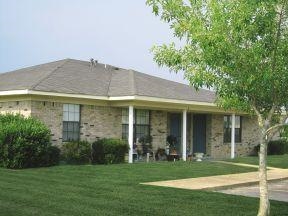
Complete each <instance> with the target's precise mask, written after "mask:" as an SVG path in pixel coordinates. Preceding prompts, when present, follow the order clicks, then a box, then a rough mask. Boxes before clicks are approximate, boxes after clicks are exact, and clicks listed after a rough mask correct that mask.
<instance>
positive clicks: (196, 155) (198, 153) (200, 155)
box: [194, 152, 204, 161]
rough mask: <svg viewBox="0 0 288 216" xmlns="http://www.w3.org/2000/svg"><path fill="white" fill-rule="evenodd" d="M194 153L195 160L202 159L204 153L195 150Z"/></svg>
mask: <svg viewBox="0 0 288 216" xmlns="http://www.w3.org/2000/svg"><path fill="white" fill-rule="evenodd" d="M194 155H195V158H196V161H202V159H203V156H204V153H202V152H195V153H194Z"/></svg>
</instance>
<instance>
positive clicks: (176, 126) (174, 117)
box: [170, 113, 182, 154]
mask: <svg viewBox="0 0 288 216" xmlns="http://www.w3.org/2000/svg"><path fill="white" fill-rule="evenodd" d="M181 116H182V115H181V114H180V113H172V114H171V115H170V135H172V136H174V137H176V139H177V141H176V143H175V148H176V151H177V153H178V154H180V153H181V137H182V136H181V134H182V133H181V131H182V129H181V125H182V124H181Z"/></svg>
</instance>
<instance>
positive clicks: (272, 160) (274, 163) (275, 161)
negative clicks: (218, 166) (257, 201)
mask: <svg viewBox="0 0 288 216" xmlns="http://www.w3.org/2000/svg"><path fill="white" fill-rule="evenodd" d="M228 161H230V162H234V163H247V164H253V165H258V164H259V157H258V156H253V157H252V156H251V157H238V158H235V159H232V160H228ZM267 165H268V166H270V167H276V168H282V169H288V154H285V155H269V156H268V157H267ZM287 215H288V214H287Z"/></svg>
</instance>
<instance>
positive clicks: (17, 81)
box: [0, 59, 215, 103]
mask: <svg viewBox="0 0 288 216" xmlns="http://www.w3.org/2000/svg"><path fill="white" fill-rule="evenodd" d="M24 89H28V90H35V91H45V92H55V93H68V94H84V95H93V96H115V97H116V96H148V97H157V98H164V99H178V100H187V101H198V102H209V103H214V101H215V93H214V92H212V91H208V90H199V91H196V90H195V89H193V88H192V87H190V86H188V85H185V84H180V83H177V82H173V81H168V80H165V79H162V78H158V77H154V76H151V75H147V74H144V73H140V72H137V71H133V70H126V69H122V68H116V67H114V66H110V65H104V64H100V63H97V64H96V65H95V66H91V64H90V62H87V61H80V60H74V59H64V60H60V61H55V62H50V63H46V64H41V65H36V66H33V67H28V68H23V69H20V70H16V71H12V72H7V73H2V74H0V91H7V90H24Z"/></svg>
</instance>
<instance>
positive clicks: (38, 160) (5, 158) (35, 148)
mask: <svg viewBox="0 0 288 216" xmlns="http://www.w3.org/2000/svg"><path fill="white" fill-rule="evenodd" d="M56 148H57V147H51V144H50V130H49V129H48V128H47V127H46V126H45V125H44V124H43V123H42V122H40V121H39V120H37V119H34V118H31V117H29V118H24V117H23V116H21V115H19V114H18V115H13V114H7V115H0V165H1V166H3V167H7V168H17V169H21V168H28V167H40V166H51V165H55V164H57V163H58V162H59V157H58V158H57V152H58V156H59V151H58V150H56ZM54 153H55V154H56V155H52V154H54Z"/></svg>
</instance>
